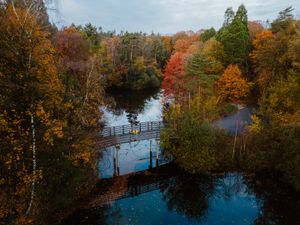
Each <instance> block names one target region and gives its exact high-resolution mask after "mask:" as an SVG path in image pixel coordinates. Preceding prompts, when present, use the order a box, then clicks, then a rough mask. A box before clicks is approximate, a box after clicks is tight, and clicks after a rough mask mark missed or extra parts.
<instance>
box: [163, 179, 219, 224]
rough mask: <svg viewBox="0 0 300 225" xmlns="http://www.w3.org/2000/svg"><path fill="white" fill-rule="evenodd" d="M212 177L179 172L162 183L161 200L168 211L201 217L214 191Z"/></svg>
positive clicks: (189, 216) (191, 216)
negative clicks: (179, 173) (168, 180)
mask: <svg viewBox="0 0 300 225" xmlns="http://www.w3.org/2000/svg"><path fill="white" fill-rule="evenodd" d="M214 182H215V181H214V179H213V177H212V176H208V175H204V174H201V175H191V174H181V175H179V176H177V177H174V178H173V179H172V180H171V182H169V183H165V184H163V185H162V188H161V191H162V192H163V200H164V201H165V202H166V205H167V207H168V209H169V210H170V211H176V212H177V213H180V214H184V215H186V216H187V217H188V218H196V219H201V218H203V217H204V216H205V214H206V213H207V210H208V206H209V201H210V198H211V197H212V195H213V193H214Z"/></svg>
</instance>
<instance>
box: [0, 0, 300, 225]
mask: <svg viewBox="0 0 300 225" xmlns="http://www.w3.org/2000/svg"><path fill="white" fill-rule="evenodd" d="M157 87H162V88H163V90H164V95H165V97H166V98H169V99H171V100H170V102H171V103H170V104H169V105H168V107H166V110H165V112H164V120H165V121H166V123H167V124H168V127H167V128H166V129H165V131H164V132H163V133H162V136H161V138H162V145H163V148H165V149H166V150H168V151H170V152H171V153H172V154H173V155H174V157H175V158H176V162H177V163H178V164H179V165H180V166H182V167H183V168H184V169H185V170H186V171H188V172H190V173H198V172H202V171H230V170H241V171H247V172H257V171H272V172H275V173H278V174H280V176H282V177H283V179H284V180H286V181H287V183H289V184H290V185H291V186H292V187H293V188H295V189H297V190H299V189H300V179H299V178H300V151H299V146H300V101H299V99H300V21H299V20H298V19H296V18H295V16H294V14H293V8H292V7H289V8H287V9H284V10H283V11H281V12H280V13H279V15H278V17H277V18H276V19H275V20H273V21H272V22H271V23H262V22H260V21H250V20H248V16H247V10H246V8H245V6H244V5H241V6H240V7H239V8H238V9H237V10H236V12H234V10H233V9H232V8H228V9H227V10H226V11H225V19H224V23H223V25H222V26H221V28H220V29H219V30H216V29H215V28H211V29H205V30H204V29H202V30H200V31H199V32H192V31H188V32H184V31H182V32H178V33H176V34H174V35H161V34H155V33H152V34H145V33H142V32H136V33H131V32H127V31H124V32H120V33H116V32H115V31H103V29H102V28H101V27H100V28H97V27H95V26H93V25H92V24H86V25H83V26H82V25H75V24H72V25H71V26H68V27H62V28H57V27H56V26H55V25H54V24H51V23H50V22H49V16H48V13H47V9H46V6H45V4H44V2H43V1H33V0H24V1H23V0H22V1H21V0H13V1H12V0H2V1H0V105H1V111H0V133H1V135H0V143H1V154H0V170H1V176H0V223H2V221H3V223H4V224H39V222H40V221H44V220H45V218H47V221H49V223H51V219H50V218H53V215H55V216H60V212H61V211H63V210H66V209H67V208H68V207H71V206H72V205H73V204H74V202H76V201H77V200H78V199H80V198H81V197H82V196H84V195H86V194H87V193H88V192H89V191H90V190H91V189H92V188H93V187H94V185H95V174H96V166H97V165H96V156H95V154H96V153H95V151H94V148H95V145H96V143H97V141H98V140H99V138H101V137H100V136H99V130H101V128H102V127H103V126H104V124H105V121H104V119H103V115H102V113H101V111H100V110H99V107H100V106H103V105H105V104H107V99H106V97H105V96H106V92H107V90H109V89H118V90H121V91H122V90H124V89H129V90H142V89H148V88H157ZM234 104H245V105H252V106H254V107H255V108H256V109H257V113H256V114H255V115H253V116H252V120H253V123H252V124H251V125H250V126H249V127H248V129H247V131H246V132H245V133H244V134H243V135H242V136H238V137H237V136H234V137H232V136H229V135H227V134H226V132H224V130H222V129H220V128H218V127H214V126H212V125H211V124H212V122H213V121H214V120H216V119H217V118H221V117H222V116H224V115H228V114H230V113H231V112H233V111H235V110H236V109H235V107H234V106H233V105H234ZM194 159H196V160H194ZM191 162H192V163H191ZM62 187H63V188H62Z"/></svg>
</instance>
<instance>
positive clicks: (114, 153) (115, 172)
mask: <svg viewBox="0 0 300 225" xmlns="http://www.w3.org/2000/svg"><path fill="white" fill-rule="evenodd" d="M113 148H114V151H113V164H114V175H113V176H114V177H115V176H116V175H117V164H116V148H115V146H114V147H113Z"/></svg>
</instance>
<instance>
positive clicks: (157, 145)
mask: <svg viewBox="0 0 300 225" xmlns="http://www.w3.org/2000/svg"><path fill="white" fill-rule="evenodd" d="M158 150H159V142H158V140H156V167H157V168H158Z"/></svg>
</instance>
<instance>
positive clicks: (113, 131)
mask: <svg viewBox="0 0 300 225" xmlns="http://www.w3.org/2000/svg"><path fill="white" fill-rule="evenodd" d="M113 132H114V136H116V131H115V127H113Z"/></svg>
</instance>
